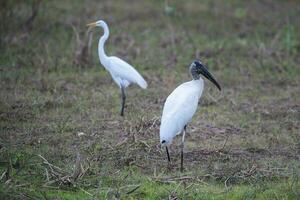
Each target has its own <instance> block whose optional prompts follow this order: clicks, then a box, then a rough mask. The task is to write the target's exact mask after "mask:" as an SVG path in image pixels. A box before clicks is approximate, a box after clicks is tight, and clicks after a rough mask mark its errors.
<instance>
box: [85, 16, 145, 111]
mask: <svg viewBox="0 0 300 200" xmlns="http://www.w3.org/2000/svg"><path fill="white" fill-rule="evenodd" d="M87 26H89V27H96V26H99V27H102V28H103V30H104V34H103V35H102V37H101V38H100V39H99V43H98V54H99V59H100V63H101V64H102V65H103V67H104V68H105V69H106V70H107V71H108V72H109V73H110V75H111V77H112V78H113V80H114V81H115V82H116V83H117V85H118V86H119V87H120V91H121V102H122V103H121V111H120V115H121V116H124V106H125V101H126V95H125V88H126V87H128V86H129V85H130V83H136V84H138V85H139V86H140V87H141V88H143V89H146V88H147V82H146V81H145V80H144V78H143V77H142V76H141V75H140V74H139V73H138V72H137V71H136V70H135V69H134V68H133V67H132V66H131V65H129V64H128V63H126V62H125V61H123V60H121V59H120V58H118V57H115V56H107V55H106V53H105V51H104V44H105V41H106V40H107V39H108V37H109V29H108V26H107V24H106V23H105V22H104V21H103V20H99V21H96V22H93V23H89V24H87Z"/></svg>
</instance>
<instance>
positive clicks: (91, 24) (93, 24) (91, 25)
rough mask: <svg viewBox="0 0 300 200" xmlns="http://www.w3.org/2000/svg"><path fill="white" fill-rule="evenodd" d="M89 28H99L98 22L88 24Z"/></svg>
mask: <svg viewBox="0 0 300 200" xmlns="http://www.w3.org/2000/svg"><path fill="white" fill-rule="evenodd" d="M87 26H89V27H95V26H97V23H96V22H92V23H89V24H87Z"/></svg>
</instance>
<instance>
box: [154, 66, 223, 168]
mask: <svg viewBox="0 0 300 200" xmlns="http://www.w3.org/2000/svg"><path fill="white" fill-rule="evenodd" d="M189 70H190V74H191V75H192V77H193V80H192V81H189V82H185V83H183V84H181V85H179V86H178V87H177V88H176V89H175V90H174V91H173V92H172V93H171V94H170V95H169V96H168V98H167V100H166V102H165V105H164V108H163V113H162V118H161V125H160V143H161V145H162V147H166V152H167V156H168V162H169V163H170V162H171V160H170V155H169V151H168V146H169V145H170V144H171V143H172V140H173V138H174V137H175V136H176V135H178V134H180V133H183V134H182V143H181V171H182V170H183V148H184V137H185V133H186V127H187V124H188V123H189V122H190V120H191V119H192V117H193V115H194V114H195V112H196V110H197V107H198V101H199V99H200V97H201V95H202V91H203V87H204V81H203V79H202V78H201V77H200V74H202V75H203V76H204V77H206V78H207V79H208V80H210V81H211V82H213V83H214V84H215V85H216V86H217V88H218V89H219V90H220V91H221V87H220V85H219V84H218V82H217V81H216V80H215V79H214V77H213V76H212V75H211V74H210V73H209V71H208V70H207V68H206V67H205V66H204V65H203V64H202V63H201V61H200V60H195V61H194V62H193V63H192V64H191V65H190V68H189Z"/></svg>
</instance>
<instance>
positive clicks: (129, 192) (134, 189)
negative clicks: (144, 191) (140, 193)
mask: <svg viewBox="0 0 300 200" xmlns="http://www.w3.org/2000/svg"><path fill="white" fill-rule="evenodd" d="M139 187H141V185H137V186H136V187H135V188H133V189H132V190H130V191H128V192H126V194H127V195H128V194H131V193H133V192H134V191H136V190H137V189H139Z"/></svg>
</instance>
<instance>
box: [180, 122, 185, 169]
mask: <svg viewBox="0 0 300 200" xmlns="http://www.w3.org/2000/svg"><path fill="white" fill-rule="evenodd" d="M185 132H186V125H185V126H184V128H183V133H182V140H181V165H180V171H183V149H184V138H185Z"/></svg>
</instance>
